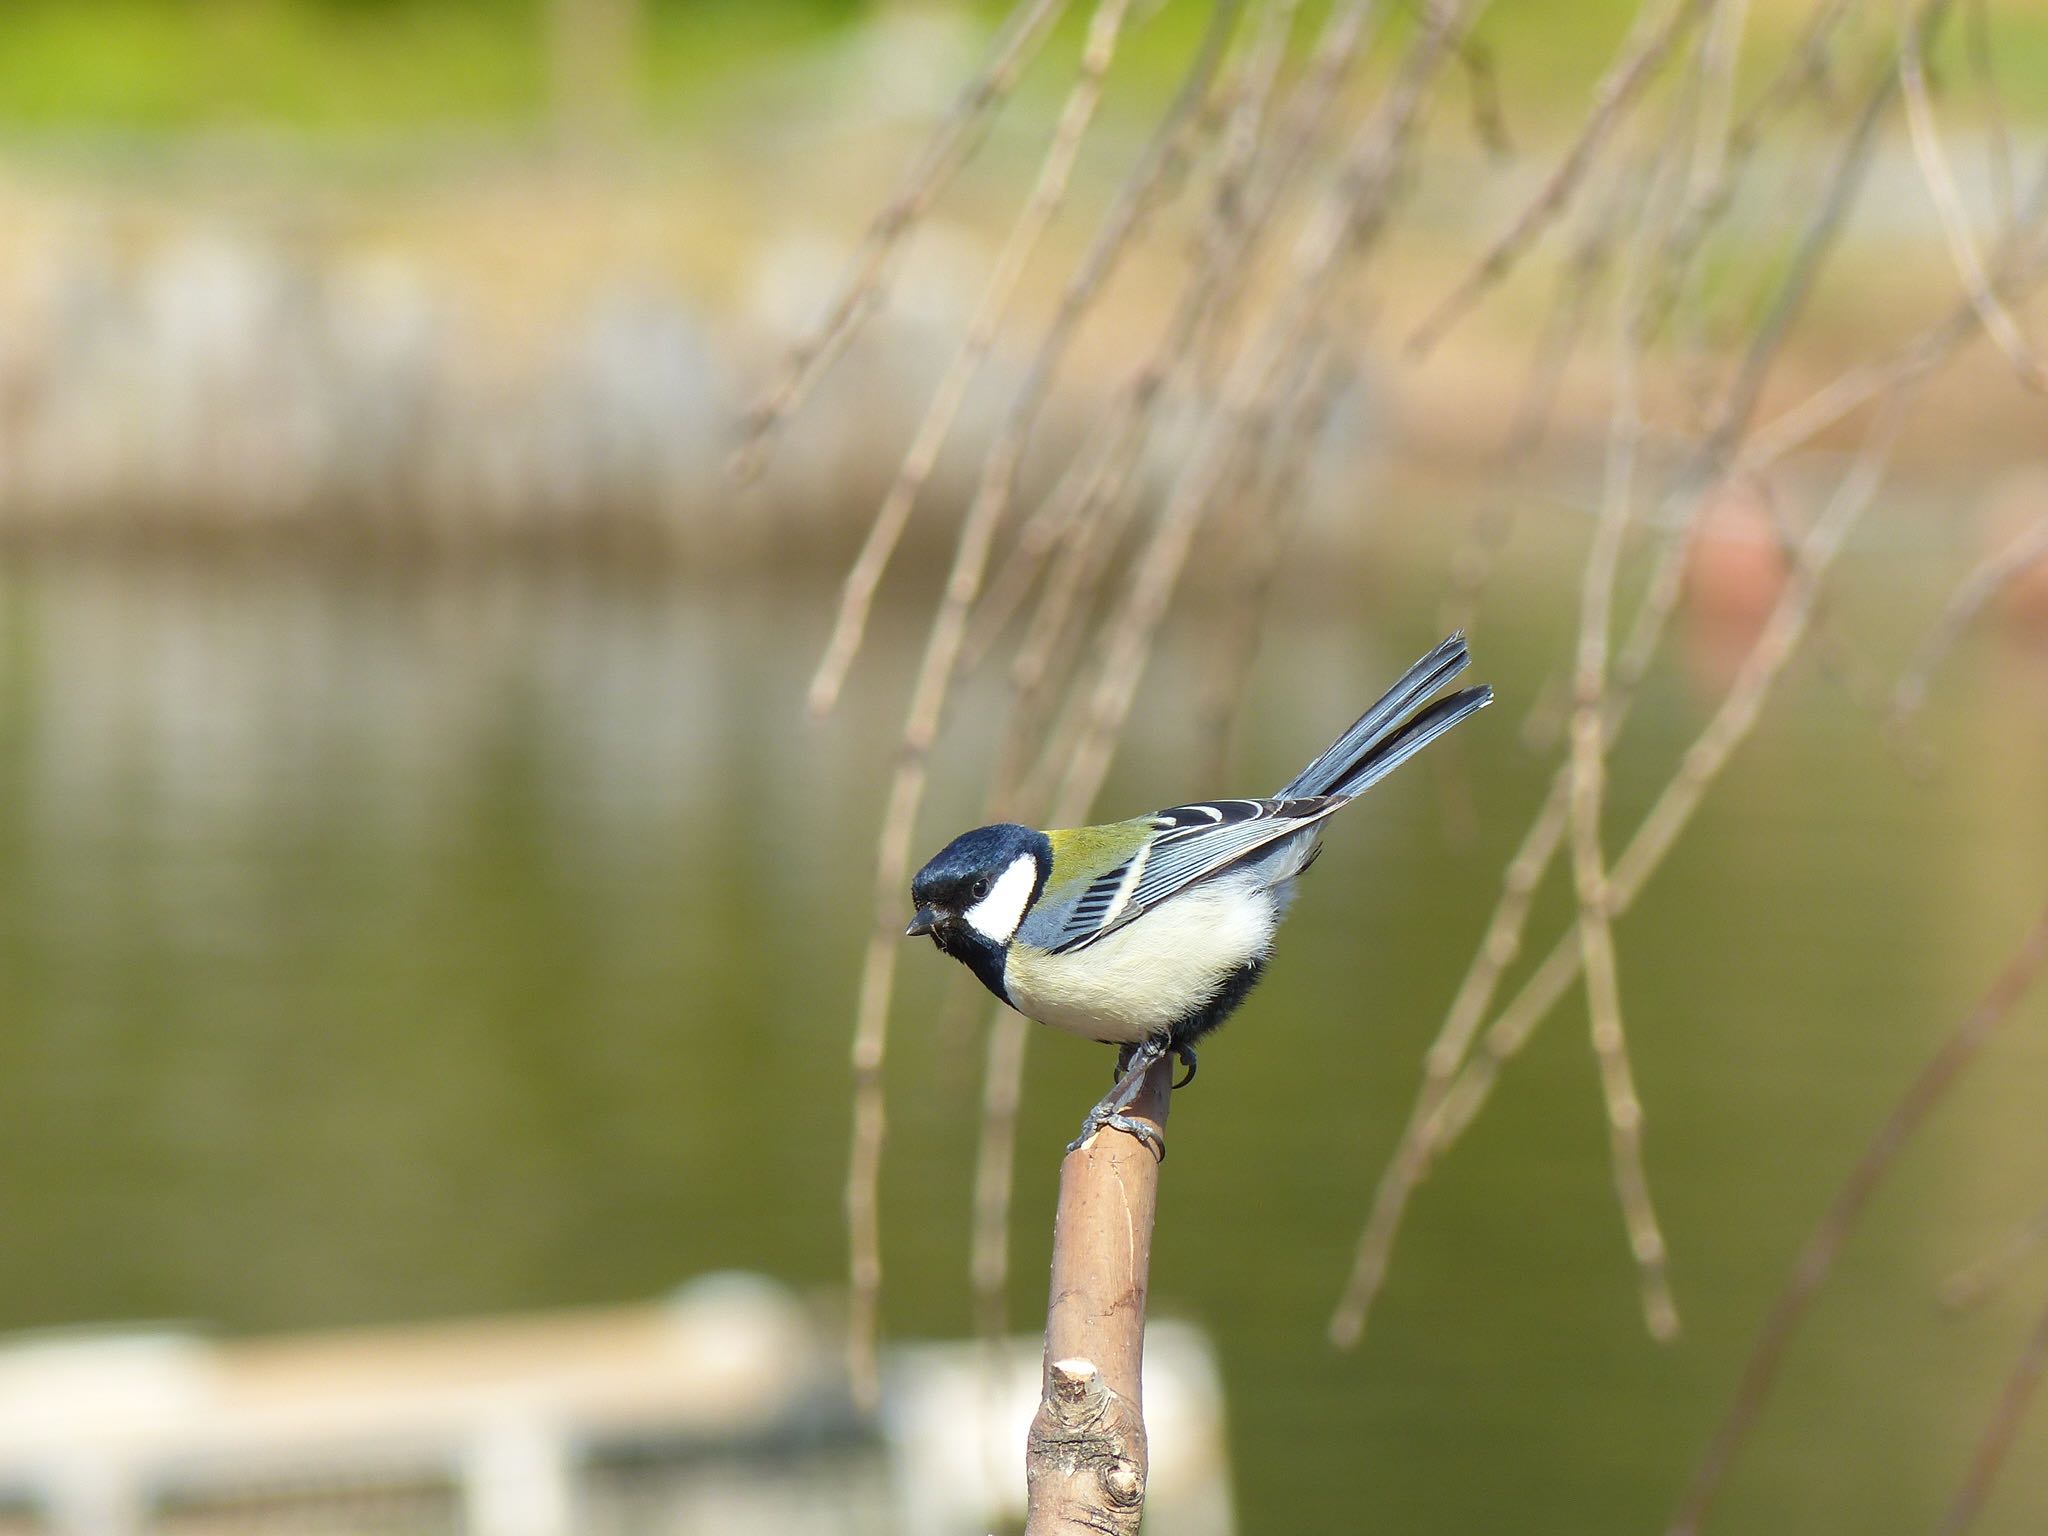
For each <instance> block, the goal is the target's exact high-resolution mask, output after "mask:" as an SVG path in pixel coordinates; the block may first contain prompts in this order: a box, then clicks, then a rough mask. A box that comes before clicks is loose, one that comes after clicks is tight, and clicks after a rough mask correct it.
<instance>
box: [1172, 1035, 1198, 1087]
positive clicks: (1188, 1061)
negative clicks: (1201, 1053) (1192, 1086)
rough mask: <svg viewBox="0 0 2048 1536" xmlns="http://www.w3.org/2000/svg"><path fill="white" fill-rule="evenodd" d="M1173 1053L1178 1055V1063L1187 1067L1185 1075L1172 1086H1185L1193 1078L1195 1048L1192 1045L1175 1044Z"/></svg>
mask: <svg viewBox="0 0 2048 1536" xmlns="http://www.w3.org/2000/svg"><path fill="white" fill-rule="evenodd" d="M1173 1054H1174V1055H1175V1056H1177V1057H1179V1058H1180V1064H1181V1065H1182V1066H1184V1067H1186V1068H1187V1069H1188V1070H1187V1075H1186V1076H1185V1077H1183V1078H1182V1079H1181V1080H1180V1081H1179V1082H1177V1083H1175V1084H1174V1085H1173V1086H1174V1087H1175V1088H1185V1087H1187V1085H1188V1084H1189V1083H1192V1082H1193V1081H1194V1080H1195V1048H1194V1047H1193V1046H1192V1045H1177V1046H1175V1047H1174V1049H1173Z"/></svg>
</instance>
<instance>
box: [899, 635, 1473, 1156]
mask: <svg viewBox="0 0 2048 1536" xmlns="http://www.w3.org/2000/svg"><path fill="white" fill-rule="evenodd" d="M1469 661H1470V657H1469V655H1468V654H1467V650H1466V644H1465V636H1464V634H1463V632H1462V631H1461V632H1459V633H1457V634H1453V635H1451V636H1450V637H1448V638H1447V639H1445V640H1444V641H1443V642H1442V643H1440V644H1439V645H1438V646H1437V647H1436V648H1435V649H1434V650H1432V651H1431V652H1430V653H1429V654H1428V655H1426V656H1424V657H1423V658H1422V659H1421V660H1419V661H1417V662H1416V663H1415V664H1414V665H1413V666H1412V667H1410V668H1409V669H1408V670H1407V671H1406V672H1405V673H1403V674H1402V676H1401V678H1400V680H1399V681H1398V682H1396V683H1395V684H1394V685H1393V687H1391V688H1389V689H1388V690H1387V691H1386V693H1385V694H1384V695H1382V696H1381V698H1380V699H1379V701H1378V702H1377V703H1375V704H1374V705H1373V706H1372V708H1370V709H1368V710H1367V711H1366V712H1365V713H1364V714H1362V715H1360V716H1359V717H1358V719H1357V720H1356V721H1355V722H1353V724H1352V725H1351V727H1350V729H1349V730H1347V731H1345V732H1344V734H1343V735H1341V736H1339V737H1338V738H1337V739H1336V740H1335V741H1334V742H1332V743H1331V744H1330V745H1329V747H1328V748H1326V749H1325V750H1324V751H1323V752H1322V753H1320V754H1319V755H1318V756H1317V757H1316V759H1315V761H1313V762H1311V763H1310V764H1309V765H1308V766H1307V767H1306V768H1304V769H1302V770H1301V772H1300V773H1298V774H1296V775H1295V776H1294V777H1293V778H1291V779H1289V780H1288V781H1287V782H1286V783H1285V784H1283V785H1282V786H1281V787H1280V790H1279V792H1278V793H1277V794H1275V795H1273V796H1271V797H1269V798H1263V799H1234V800H1208V801H1199V802H1194V803H1190V804H1187V805H1175V806H1169V807H1167V808H1166V809H1165V810H1161V811H1154V812H1152V813H1151V814H1150V815H1146V816H1137V817H1133V818H1131V819H1130V820H1128V821H1116V822H1109V823H1106V824H1103V825H1099V826H1088V827H1066V828H1059V829H1056V830H1052V831H1041V830H1038V829H1036V828H1032V827H1026V826H1021V825H1018V824H1017V823H1015V822H998V823H996V824H994V825H991V826H985V827H976V828H974V829H973V830H972V831H969V832H963V833H961V834H960V835H959V836H958V837H956V838H954V839H953V840H952V841H951V842H950V843H948V844H946V846H945V847H944V848H942V849H940V850H939V851H938V852H937V853H936V854H934V855H933V856H932V858H931V859H930V860H929V861H928V862H927V863H926V864H925V865H924V867H923V868H921V869H920V870H918V872H917V873H916V874H915V875H914V876H913V877H912V878H911V882H910V898H911V903H912V905H913V906H914V907H915V908H916V913H915V915H914V916H913V917H912V918H911V920H910V925H909V927H907V928H905V929H904V930H903V932H904V936H905V937H907V938H915V937H929V938H930V939H931V941H932V943H933V944H935V945H936V946H937V947H938V949H939V950H940V951H941V952H942V953H944V954H946V955H949V956H951V957H952V958H953V959H955V960H957V961H959V962H960V963H961V964H963V965H965V966H966V967H967V969H968V970H969V971H971V972H973V973H974V975H975V977H976V978H977V979H978V980H979V981H980V982H981V984H982V985H983V986H985V987H987V988H988V990H989V991H990V992H992V993H994V994H995V995H996V997H997V998H999V999H1000V1000H1001V1001H1003V1002H1004V1003H1006V1004H1008V1005H1009V1006H1010V1007H1011V1008H1014V1009H1015V1010H1016V1011H1017V1012H1019V1013H1021V1014H1023V1015H1024V1016H1025V1017H1026V1018H1028V1019H1032V1020H1035V1021H1036V1022H1038V1023H1041V1024H1047V1025H1050V1026H1052V1027H1053V1028H1055V1029H1060V1030H1065V1031H1067V1032H1069V1033H1071V1034H1076V1035H1080V1036H1082V1037H1083V1038H1084V1039H1089V1040H1095V1041H1100V1042H1101V1043H1103V1044H1105V1045H1114V1046H1116V1047H1117V1066H1116V1081H1115V1084H1114V1086H1112V1087H1111V1089H1110V1091H1109V1092H1108V1093H1107V1094H1105V1095H1103V1097H1102V1099H1101V1100H1100V1102H1098V1103H1097V1104H1096V1105H1095V1106H1094V1107H1093V1108H1092V1109H1090V1110H1089V1111H1088V1114H1087V1117H1086V1118H1085V1119H1084V1120H1083V1121H1082V1123H1081V1134H1080V1135H1079V1136H1077V1137H1076V1138H1075V1139H1074V1140H1073V1141H1072V1142H1071V1143H1070V1144H1069V1145H1068V1148H1067V1150H1068V1151H1070V1152H1071V1151H1074V1150H1076V1149H1077V1148H1079V1147H1081V1146H1082V1145H1084V1144H1085V1143H1086V1142H1087V1141H1088V1140H1089V1139H1090V1138H1091V1137H1093V1136H1094V1135H1096V1134H1097V1133H1098V1132H1099V1131H1100V1130H1102V1129H1103V1128H1105V1127H1107V1128H1110V1129H1113V1130H1119V1131H1123V1132H1125V1133H1127V1134H1129V1135H1132V1136H1135V1137H1137V1138H1138V1139H1139V1140H1140V1141H1141V1142H1143V1143H1144V1144H1145V1145H1146V1146H1147V1147H1149V1148H1150V1149H1151V1151H1152V1153H1153V1155H1154V1157H1156V1158H1160V1159H1163V1158H1164V1157H1165V1155H1166V1145H1165V1141H1164V1139H1163V1138H1162V1137H1161V1135H1160V1134H1159V1132H1158V1130H1157V1129H1156V1128H1154V1127H1153V1126H1152V1125H1151V1124H1150V1123H1149V1122H1147V1121H1144V1120H1140V1119H1138V1118H1136V1117H1135V1116H1132V1115H1130V1114H1128V1113H1126V1112H1127V1111H1128V1110H1129V1109H1130V1107H1131V1104H1132V1102H1133V1101H1134V1100H1135V1099H1136V1098H1137V1095H1138V1088H1139V1084H1140V1083H1141V1082H1142V1080H1143V1078H1144V1076H1145V1073H1146V1072H1147V1071H1148V1070H1150V1069H1151V1067H1152V1066H1153V1065H1154V1064H1155V1063H1157V1062H1159V1061H1162V1060H1164V1059H1166V1058H1167V1057H1169V1056H1171V1057H1173V1058H1174V1059H1175V1060H1176V1062H1177V1064H1178V1065H1179V1066H1180V1067H1181V1068H1182V1069H1183V1075H1182V1077H1181V1079H1180V1081H1179V1082H1177V1083H1175V1084H1174V1085H1173V1086H1174V1087H1175V1088H1183V1087H1185V1086H1187V1084H1188V1083H1190V1082H1192V1081H1193V1080H1194V1075H1195V1064H1196V1058H1195V1047H1196V1045H1197V1043H1198V1042H1200V1041H1201V1040H1202V1039H1203V1037H1204V1036H1206V1035H1208V1034H1209V1033H1210V1032H1211V1031H1213V1030H1214V1029H1216V1028H1217V1027H1218V1026H1219V1025H1221V1024H1222V1023H1223V1021H1224V1020H1225V1019H1227V1018H1228V1017H1230V1015H1231V1014H1232V1013H1233V1012H1235V1011H1236V1009H1237V1007H1238V1005H1239V1004H1241V1003H1242V1002H1243V1001H1244V1000H1245V997H1246V995H1247V994H1249V993H1250V991H1251V990H1252V988H1253V986H1254V985H1256V984H1257V982H1258V980H1259V978H1260V977H1261V976H1262V975H1263V974H1264V972H1265V969H1266V962H1267V958H1268V956H1269V955H1270V954H1271V952H1272V946H1273V934H1274V930H1275V929H1276V928H1277V927H1278V926H1279V924H1280V920H1281V918H1282V917H1283V916H1285V914H1286V912H1287V908H1288V905H1289V903H1290V902H1291V900H1292V899H1293V896H1294V882H1295V879H1296V877H1298V876H1299V875H1300V874H1301V873H1302V871H1304V870H1305V869H1307V868H1308V867H1309V865H1310V864H1311V863H1313V862H1314V860H1315V857H1316V855H1317V853H1318V852H1320V851H1321V846H1322V832H1323V823H1324V822H1325V821H1326V820H1328V818H1329V817H1330V816H1332V815H1334V814H1335V813H1336V812H1338V811H1340V810H1342V809H1343V808H1344V807H1345V806H1347V805H1349V804H1350V803H1351V802H1352V801H1353V800H1355V799H1357V798H1358V797H1359V796H1360V795H1362V794H1364V793H1365V792H1366V791H1367V790H1368V789H1370V788H1371V787H1372V786H1373V785H1375V784H1377V783H1378V782H1379V781H1380V780H1381V779H1383V778H1385V777H1386V776H1387V775H1388V774H1390V773H1392V772H1393V771H1394V770H1395V769H1396V768H1398V767H1400V766H1401V764H1403V763H1405V762H1406V761H1408V759H1409V758H1411V757H1413V756H1414V755H1415V754H1416V753H1417V752H1420V751H1421V750H1422V749H1423V748H1424V747H1426V746H1428V745H1429V744H1430V743H1431V742H1432V741H1434V740H1436V739H1437V737H1439V736H1441V735H1443V734H1444V732H1446V731H1448V730H1450V729H1451V727H1453V726H1455V725H1456V724H1458V722H1459V721H1461V720H1464V719H1465V718H1466V717H1467V716H1469V715H1471V714H1473V713H1474V712H1475V711H1477V710H1479V709H1482V708H1484V707H1485V706H1486V705H1487V704H1489V703H1491V702H1492V700H1493V690H1492V689H1491V688H1486V687H1481V688H1466V689H1463V690H1461V691H1459V692H1457V693H1452V694H1447V695H1445V696H1444V697H1442V698H1438V699H1436V701H1435V702H1434V703H1431V702H1429V700H1430V699H1431V698H1432V696H1433V695H1435V694H1436V693H1437V692H1438V690H1439V689H1441V688H1442V687H1444V685H1445V684H1447V683H1449V682H1450V681H1451V679H1453V678H1454V677H1456V676H1457V675H1458V674H1459V673H1461V672H1463V671H1464V670H1465V668H1466V666H1467V665H1468V663H1469Z"/></svg>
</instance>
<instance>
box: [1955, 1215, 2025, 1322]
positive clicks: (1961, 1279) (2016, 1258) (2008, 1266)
mask: <svg viewBox="0 0 2048 1536" xmlns="http://www.w3.org/2000/svg"><path fill="white" fill-rule="evenodd" d="M2044 1247H2048V1206H2043V1207H2042V1208H2041V1209H2040V1210H2038V1211H2036V1212H2034V1214H2033V1215H2032V1216H2031V1217H2029V1218H2028V1219H2027V1220H2026V1221H2023V1222H2021V1223H2020V1224H2019V1225H2018V1226H2017V1227H2014V1228H2013V1229H2012V1231H2010V1232H2008V1233H2006V1235H2005V1237H2004V1239H2003V1240H2002V1241H2001V1242H2000V1243H1999V1245H1998V1246H1997V1247H1996V1248H1994V1249H1992V1251H1991V1252H1989V1253H1987V1254H1985V1255H1984V1257H1983V1258H1981V1259H1979V1260H1977V1261H1976V1262H1975V1263H1974V1264H1970V1265H1968V1266H1966V1267H1965V1268H1962V1269H1959V1270H1957V1271H1956V1272H1955V1273H1954V1274H1952V1275H1950V1276H1949V1277H1948V1279H1946V1280H1944V1281H1943V1282H1942V1285H1941V1300H1942V1305H1944V1306H1948V1307H1973V1306H1975V1305H1976V1304H1977V1303H1978V1302H1980V1301H1982V1300H1983V1299H1984V1298H1985V1297H1986V1296H1989V1295H1990V1294H1991V1293H1992V1292H1993V1291H1995V1290H1997V1289H1998V1287H1999V1286H2001V1285H2003V1284H2004V1283H2005V1282H2006V1281H2007V1280H2009V1279H2010V1278H2011V1277H2012V1276H2013V1274H2014V1272H2015V1271H2017V1270H2018V1269H2019V1267H2020V1265H2022V1264H2023V1263H2025V1262H2026V1261H2027V1260H2028V1259H2030V1258H2032V1257H2033V1256H2034V1255H2035V1254H2037V1253H2039V1252H2040V1251H2041V1249H2042V1248H2044Z"/></svg>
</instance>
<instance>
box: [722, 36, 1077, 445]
mask: <svg viewBox="0 0 2048 1536" xmlns="http://www.w3.org/2000/svg"><path fill="white" fill-rule="evenodd" d="M1069 3H1070V0H1020V3H1019V4H1018V6H1017V8H1016V9H1015V10H1014V11H1012V12H1011V13H1010V16H1009V18H1008V20H1007V21H1006V22H1005V23H1004V26H1003V29H1002V31H1001V32H1000V33H999V34H998V35H997V37H996V40H995V42H994V44H993V45H992V46H991V47H990V49H989V56H988V61H987V62H986V63H985V64H984V65H983V66H982V69H981V71H980V73H979V74H977V75H976V76H975V77H974V79H972V80H971V81H969V82H968V84H967V86H966V88H965V89H963V90H962V91H961V93H960V97H959V100H958V101H957V102H956V103H955V104H954V107H953V110H952V112H951V113H950V114H949V115H948V116H947V118H946V120H945V122H943V123H942V124H940V126H939V128H938V130H937V132H935V133H934V134H933V135H932V137H931V138H930V140H929V141H927V143H926V145H925V147H924V150H923V152H922V153H921V154H920V155H919V156H918V158H917V161H916V162H915V164H913V165H912V166H911V168H910V170H909V172H908V173H907V174H906V175H905V176H904V178H903V181H902V183H901V185H900V186H898V188H897V190H896V195H895V196H894V197H892V198H891V199H890V200H889V202H888V203H887V205H885V206H884V207H883V209H882V211H881V212H880V213H878V214H876V215H875V219H874V222H873V223H872V224H871V225H869V227H868V233H867V238H866V239H865V240H864V241H863V242H862V244H861V248H860V251H859V253H858V254H857V255H856V256H855V257H854V259H853V263H852V265H851V266H850V267H849V268H848V270H847V273H846V276H845V278H844V279H843V281H842V283H841V285H840V289H839V293H838V295H837V297H836V298H834V299H833V301H832V304H831V307H830V308H829V309H828V310H827V311H826V314H825V318H824V319H823V320H822V321H821V322H820V323H819V324H818V326H817V328H816V329H815V330H813V331H812V332H811V333H810V334H809V335H808V336H806V337H804V339H803V340H802V341H800V342H799V343H797V345H796V346H795V347H794V348H793V349H792V350H791V352H790V355H789V357H788V359H787V360H786V361H785V363H784V364H783V368H782V372H781V374H780V376H779V377H778V378H777V379H776V381H775V383H774V384H773V385H771V386H770V388H769V389H768V391H767V393H766V394H765V395H763V396H762V397H761V400H760V402H759V403H758V404H757V405H756V406H755V407H754V409H753V412H752V414H751V416H750V417H749V420H748V422H747V427H746V432H745V435H744V437H743V438H742V440H741V443H740V447H739V451H738V452H737V453H736V454H735V455H734V460H733V471H734V474H735V475H736V476H737V478H739V479H741V480H749V479H752V478H753V477H754V476H755V475H756V474H758V473H759V472H760V469H761V467H762V465H763V464H765V463H766V462H767V460H768V456H769V454H770V452H771V451H772V449H773V446H774V438H775V433H776V429H777V428H779V427H780V426H781V425H782V423H783V422H785V421H787V420H788V419H789V416H790V413H791V412H793V411H794V410H795V409H796V408H797V407H798V406H799V405H801V404H802V403H803V400H804V397H805V396H806V395H808V394H809V393H810V392H811V389H812V388H813V387H814V386H815V385H816V384H817V382H818V381H819V380H820V379H821V378H823V377H824V376H825V374H826V372H827V371H828V370H829V369H830V368H831V367H832V365H833V363H834V362H836V361H837V360H838V359H839V357H840V355H841V354H842V353H843V352H845V350H846V347H847V345H848V343H850V342H851V341H852V340H853V338H854V336H855V334H856V333H857V332H858V331H859V330H860V327H861V324H862V322H863V321H865V320H866V319H867V318H868V317H869V316H870V315H872V314H873V313H874V312H875V311H876V310H877V309H878V308H879V307H880V305H881V301H882V298H883V292H884V289H885V287H886V283H887V278H888V273H889V267H890V265H891V263H892V262H893V261H894V259H895V257H896V255H897V253H898V251H899V250H900V249H901V247H902V244H903V241H904V239H905V238H906V237H907V236H908V235H909V234H910V232H911V230H913V229H915V228H916V227H917V222H918V220H919V219H921V218H923V217H924V215H925V213H926V212H927V211H928V210H929V209H930V208H931V206H932V203H933V201H934V200H936V199H937V197H938V195H939V193H940V192H942V191H944V190H945V188H946V184H947V183H948V182H950V181H951V180H952V179H953V176H954V174H955V173H956V172H957V171H958V170H959V169H960V167H961V166H963V165H965V164H966V163H967V161H968V160H969V159H970V158H972V156H973V154H974V151H975V149H976V148H977V147H978V146H979V144H980V142H981V138H982V135H983V134H984V133H986V131H987V128H988V125H989V122H990V121H991V119H992V118H993V116H994V114H995V112H996V109H997V108H999V107H1000V106H1001V105H1002V104H1003V102H1004V100H1005V99H1006V98H1007V97H1008V96H1009V94H1010V92H1011V91H1012V90H1013V89H1014V88H1015V87H1016V84H1017V79H1018V77H1019V76H1020V75H1021V74H1022V73H1023V71H1024V66H1025V65H1027V64H1029V63H1030V62H1031V59H1032V57H1033V55H1035V54H1036V53H1037V51H1038V48H1039V46H1040V45H1041V44H1042V43H1043V42H1044V41H1045V37H1046V33H1047V32H1049V31H1050V30H1051V28H1052V24H1053V23H1054V22H1056V21H1058V20H1059V18H1060V15H1061V13H1062V12H1064V11H1065V10H1066V8H1067V6H1068V4H1069Z"/></svg>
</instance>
